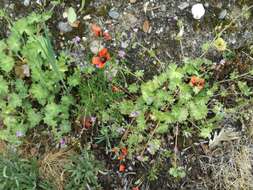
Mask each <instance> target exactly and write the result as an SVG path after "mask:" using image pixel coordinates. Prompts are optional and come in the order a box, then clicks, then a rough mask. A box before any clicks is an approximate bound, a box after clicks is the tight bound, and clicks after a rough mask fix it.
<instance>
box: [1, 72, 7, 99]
mask: <svg viewBox="0 0 253 190" xmlns="http://www.w3.org/2000/svg"><path fill="white" fill-rule="evenodd" d="M7 93H8V83H7V82H6V81H5V80H4V79H3V76H1V75H0V95H6V94H7Z"/></svg>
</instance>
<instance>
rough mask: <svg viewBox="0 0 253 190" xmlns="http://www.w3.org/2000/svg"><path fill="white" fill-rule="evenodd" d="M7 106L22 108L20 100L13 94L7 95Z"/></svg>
mask: <svg viewBox="0 0 253 190" xmlns="http://www.w3.org/2000/svg"><path fill="white" fill-rule="evenodd" d="M9 106H10V107H11V108H16V107H20V106H22V100H21V98H20V97H19V96H18V95H17V94H15V93H12V94H10V95H9Z"/></svg>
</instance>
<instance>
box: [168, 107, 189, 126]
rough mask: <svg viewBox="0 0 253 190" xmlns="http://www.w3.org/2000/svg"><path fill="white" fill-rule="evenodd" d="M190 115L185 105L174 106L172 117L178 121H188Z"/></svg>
mask: <svg viewBox="0 0 253 190" xmlns="http://www.w3.org/2000/svg"><path fill="white" fill-rule="evenodd" d="M188 115H189V113H188V110H187V109H186V108H185V107H184V106H183V105H177V106H173V108H172V116H173V117H174V118H175V120H176V121H178V122H183V121H185V120H186V119H187V117H188Z"/></svg>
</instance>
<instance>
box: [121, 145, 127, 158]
mask: <svg viewBox="0 0 253 190" xmlns="http://www.w3.org/2000/svg"><path fill="white" fill-rule="evenodd" d="M121 152H122V155H123V156H126V155H127V148H126V147H123V148H121Z"/></svg>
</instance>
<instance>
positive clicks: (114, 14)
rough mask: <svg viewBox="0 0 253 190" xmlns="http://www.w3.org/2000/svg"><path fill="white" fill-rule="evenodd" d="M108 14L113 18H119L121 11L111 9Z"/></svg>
mask: <svg viewBox="0 0 253 190" xmlns="http://www.w3.org/2000/svg"><path fill="white" fill-rule="evenodd" d="M108 14H109V16H110V17H111V18H113V19H117V18H119V13H118V12H117V11H115V10H110V11H109V13H108Z"/></svg>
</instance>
